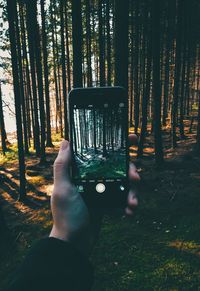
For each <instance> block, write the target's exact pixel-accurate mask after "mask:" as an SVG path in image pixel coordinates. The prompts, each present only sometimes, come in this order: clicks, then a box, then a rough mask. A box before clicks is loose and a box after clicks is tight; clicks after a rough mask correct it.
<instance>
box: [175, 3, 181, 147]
mask: <svg viewBox="0 0 200 291" xmlns="http://www.w3.org/2000/svg"><path fill="white" fill-rule="evenodd" d="M182 6H183V4H182V1H181V0H179V1H178V8H177V13H178V15H177V30H176V50H175V76H174V94H173V97H174V100H173V107H172V143H173V148H175V147H176V146H177V142H176V139H177V137H176V127H177V113H178V101H179V84H180V72H181V29H182V26H181V21H182Z"/></svg>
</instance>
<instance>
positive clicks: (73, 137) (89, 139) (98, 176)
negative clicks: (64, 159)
mask: <svg viewBox="0 0 200 291" xmlns="http://www.w3.org/2000/svg"><path fill="white" fill-rule="evenodd" d="M68 105H69V121H70V141H71V142H70V144H71V149H72V157H73V163H72V180H73V182H74V184H75V185H76V186H77V188H78V191H79V192H80V193H81V195H82V197H83V199H84V200H85V202H86V204H87V205H89V206H90V207H95V208H116V207H117V208H121V207H124V206H125V204H126V201H127V194H128V164H129V155H128V147H127V142H128V96H127V92H126V91H125V89H124V88H122V87H98V88H76V89H73V90H71V91H70V93H69V95H68Z"/></svg>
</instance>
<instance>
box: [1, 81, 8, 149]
mask: <svg viewBox="0 0 200 291" xmlns="http://www.w3.org/2000/svg"><path fill="white" fill-rule="evenodd" d="M0 132H1V147H2V152H3V154H5V152H6V151H7V147H6V131H5V123H4V114H3V102H2V91H1V82H0Z"/></svg>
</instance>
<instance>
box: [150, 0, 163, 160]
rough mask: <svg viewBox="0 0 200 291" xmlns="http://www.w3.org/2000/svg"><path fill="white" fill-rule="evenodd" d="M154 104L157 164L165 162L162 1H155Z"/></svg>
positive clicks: (153, 47)
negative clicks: (161, 59) (161, 50)
mask: <svg viewBox="0 0 200 291" xmlns="http://www.w3.org/2000/svg"><path fill="white" fill-rule="evenodd" d="M152 17H153V27H152V31H153V37H152V41H153V44H152V49H153V51H152V54H153V84H152V90H153V102H154V139H155V158H156V164H157V165H160V164H161V163H162V162H163V148H162V130H161V83H160V0H153V15H152Z"/></svg>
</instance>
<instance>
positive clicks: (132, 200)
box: [125, 190, 138, 215]
mask: <svg viewBox="0 0 200 291" xmlns="http://www.w3.org/2000/svg"><path fill="white" fill-rule="evenodd" d="M137 206H138V199H137V197H136V195H135V192H134V191H133V190H130V192H129V194H128V205H127V207H126V209H125V212H126V214H127V215H133V213H134V210H135V208H136V207H137Z"/></svg>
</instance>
